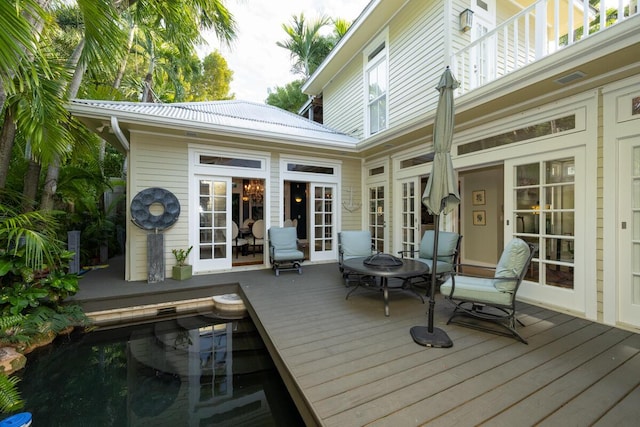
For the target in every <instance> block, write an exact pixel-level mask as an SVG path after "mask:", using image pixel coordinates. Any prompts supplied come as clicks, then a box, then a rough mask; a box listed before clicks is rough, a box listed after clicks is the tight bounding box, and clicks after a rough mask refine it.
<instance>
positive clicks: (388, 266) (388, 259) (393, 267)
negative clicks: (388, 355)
mask: <svg viewBox="0 0 640 427" xmlns="http://www.w3.org/2000/svg"><path fill="white" fill-rule="evenodd" d="M342 265H343V267H344V269H345V271H352V272H354V273H358V274H360V275H362V276H373V277H379V278H380V285H379V288H380V289H381V290H382V293H383V297H384V315H385V316H389V289H395V288H389V278H390V277H397V278H401V279H402V278H407V277H416V276H427V275H428V274H429V273H430V270H429V266H428V265H426V264H425V263H423V262H420V261H415V260H412V259H406V258H405V259H400V258H397V257H395V256H393V255H390V254H376V255H371V256H368V257H357V258H350V259H346V260H345V261H344V262H343V264H342ZM362 284H365V283H363V282H362V281H358V283H357V285H356V286H355V287H354V288H353V289H352V290H351V291H349V293H348V294H347V296H346V298H347V299H348V298H349V296H350V295H351V294H352V293H353V291H355V290H356V289H358V287H359V286H360V285H362ZM400 289H405V288H402V287H400ZM416 295H417V296H418V297H420V299H422V296H420V295H418V294H417V293H416ZM422 302H424V300H422Z"/></svg>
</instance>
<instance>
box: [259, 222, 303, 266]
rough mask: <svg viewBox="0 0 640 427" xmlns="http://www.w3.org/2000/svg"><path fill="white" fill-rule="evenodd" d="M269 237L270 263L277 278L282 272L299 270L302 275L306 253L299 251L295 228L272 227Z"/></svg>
mask: <svg viewBox="0 0 640 427" xmlns="http://www.w3.org/2000/svg"><path fill="white" fill-rule="evenodd" d="M268 235H269V261H270V262H271V268H272V269H273V271H275V273H276V276H279V275H280V270H297V271H298V274H302V267H301V266H300V264H302V261H304V253H303V252H302V251H300V250H298V242H297V238H296V237H297V236H296V230H295V228H293V227H271V228H270V229H269V232H268Z"/></svg>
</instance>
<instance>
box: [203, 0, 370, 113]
mask: <svg viewBox="0 0 640 427" xmlns="http://www.w3.org/2000/svg"><path fill="white" fill-rule="evenodd" d="M369 1H370V0H269V1H267V0H227V1H226V2H225V4H226V6H227V8H228V9H229V11H230V12H231V13H232V14H233V15H234V18H235V20H236V23H237V39H236V41H235V42H234V43H233V45H232V46H231V48H228V47H225V46H223V45H222V46H221V45H220V43H219V42H218V41H217V39H216V38H215V36H214V35H212V34H205V35H204V36H205V38H206V39H207V40H208V46H203V47H201V48H200V49H199V52H200V54H201V55H202V56H206V55H207V54H208V53H210V52H212V51H213V50H214V49H217V50H218V51H219V52H220V53H221V54H222V56H223V57H224V58H225V59H226V60H227V64H228V66H229V69H231V70H232V71H233V81H232V82H231V90H230V92H231V93H234V94H235V97H236V99H238V100H243V101H254V102H260V103H263V102H264V101H265V99H267V96H268V92H267V91H268V89H269V88H272V89H273V88H275V87H276V86H284V85H286V84H287V83H289V82H291V81H293V80H295V79H297V78H299V77H297V76H295V75H294V74H292V73H291V66H292V61H291V58H290V55H289V51H288V50H286V49H284V48H281V47H279V46H277V45H276V42H279V41H285V40H286V39H287V35H286V33H285V32H284V30H283V29H282V24H284V23H287V24H289V25H290V24H291V23H292V16H293V15H299V14H300V13H301V12H304V15H305V18H306V19H309V20H313V19H316V18H318V17H320V16H322V15H327V16H330V17H333V18H342V19H345V20H347V21H349V22H353V21H354V20H355V19H356V18H357V17H358V15H360V12H362V10H363V9H364V8H365V6H366V5H367V4H368V3H369ZM327 30H329V29H327Z"/></svg>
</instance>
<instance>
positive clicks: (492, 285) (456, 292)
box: [440, 238, 535, 344]
mask: <svg viewBox="0 0 640 427" xmlns="http://www.w3.org/2000/svg"><path fill="white" fill-rule="evenodd" d="M534 253H535V247H534V245H532V244H530V243H526V242H525V241H524V240H522V239H518V238H514V239H513V240H511V241H510V242H509V243H508V244H507V246H506V247H505V248H504V251H503V252H502V255H501V256H500V260H499V261H498V265H497V266H496V267H495V268H491V267H486V266H471V267H473V268H474V269H479V270H477V271H481V270H487V269H489V271H493V272H494V274H493V277H487V276H475V275H473V276H472V275H465V274H460V273H457V272H453V273H452V274H451V276H450V277H449V279H448V280H447V281H446V282H445V283H443V284H442V286H441V287H440V292H441V293H442V295H444V297H445V298H446V299H447V300H448V301H450V302H451V303H452V304H453V305H454V306H455V308H454V310H453V314H452V315H451V317H450V318H449V320H448V321H447V324H449V323H452V322H453V323H458V324H461V325H465V326H468V327H471V328H476V329H481V330H485V331H489V332H493V333H498V334H500V335H506V336H512V337H514V338H517V339H518V340H520V341H522V342H523V343H525V344H527V341H526V340H525V339H524V338H523V337H522V336H521V335H520V334H519V333H518V332H517V331H516V322H517V323H519V324H520V326H524V324H523V323H522V322H521V321H520V320H518V318H517V317H516V293H517V292H518V288H519V287H520V283H522V279H523V278H524V276H525V274H526V272H527V269H528V268H529V264H530V263H531V259H532V258H533V255H534ZM464 267H465V268H466V267H470V266H469V265H465V266H464ZM457 271H460V270H457ZM458 316H469V317H472V318H475V319H480V320H481V321H491V322H494V323H496V324H498V325H500V326H501V327H503V328H505V329H507V330H508V331H509V332H508V333H507V332H504V331H502V330H497V329H495V328H490V327H488V326H487V325H483V323H482V322H464V321H460V320H457V319H456V320H455V321H454V318H456V317H458Z"/></svg>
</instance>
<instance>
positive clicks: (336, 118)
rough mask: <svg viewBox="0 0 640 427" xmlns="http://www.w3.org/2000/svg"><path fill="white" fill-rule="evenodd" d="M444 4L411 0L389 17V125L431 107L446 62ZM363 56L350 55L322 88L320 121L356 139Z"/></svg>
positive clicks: (361, 118)
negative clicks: (322, 106)
mask: <svg viewBox="0 0 640 427" xmlns="http://www.w3.org/2000/svg"><path fill="white" fill-rule="evenodd" d="M444 10H445V9H444V5H443V2H440V1H429V2H422V1H419V2H418V1H416V2H410V3H409V4H408V5H407V6H406V7H405V8H403V9H402V10H401V11H400V13H399V14H398V15H397V16H395V17H394V18H393V19H392V21H391V22H390V23H389V126H390V127H391V128H393V127H396V126H399V125H402V124H403V123H405V122H407V121H410V120H413V119H415V118H416V117H419V116H420V115H424V114H425V113H426V112H428V111H431V110H433V109H435V105H436V102H437V92H436V91H435V89H434V88H435V86H436V84H437V83H438V79H439V78H440V75H441V74H442V72H443V71H444V68H445V66H446V65H448V64H447V61H448V59H447V54H446V52H445V28H446V26H445V25H444V19H443V16H444ZM460 10H462V6H460ZM458 43H460V44H461V43H462V41H459V42H458ZM362 61H363V58H362V54H358V55H355V56H354V59H353V60H352V61H351V63H349V64H348V65H347V66H346V67H345V68H344V69H343V70H342V71H341V72H340V73H339V74H338V75H337V76H336V77H335V78H334V79H333V81H332V82H330V83H329V84H328V85H327V87H326V88H325V90H324V92H323V101H324V123H325V124H326V125H328V126H330V127H333V128H335V129H338V130H340V131H342V132H345V133H347V134H349V135H351V136H354V137H356V138H359V139H362V138H363V137H364V132H363V127H364V118H365V117H364V114H365V112H364V111H365V99H364V96H365V95H364V71H363V62H362Z"/></svg>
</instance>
